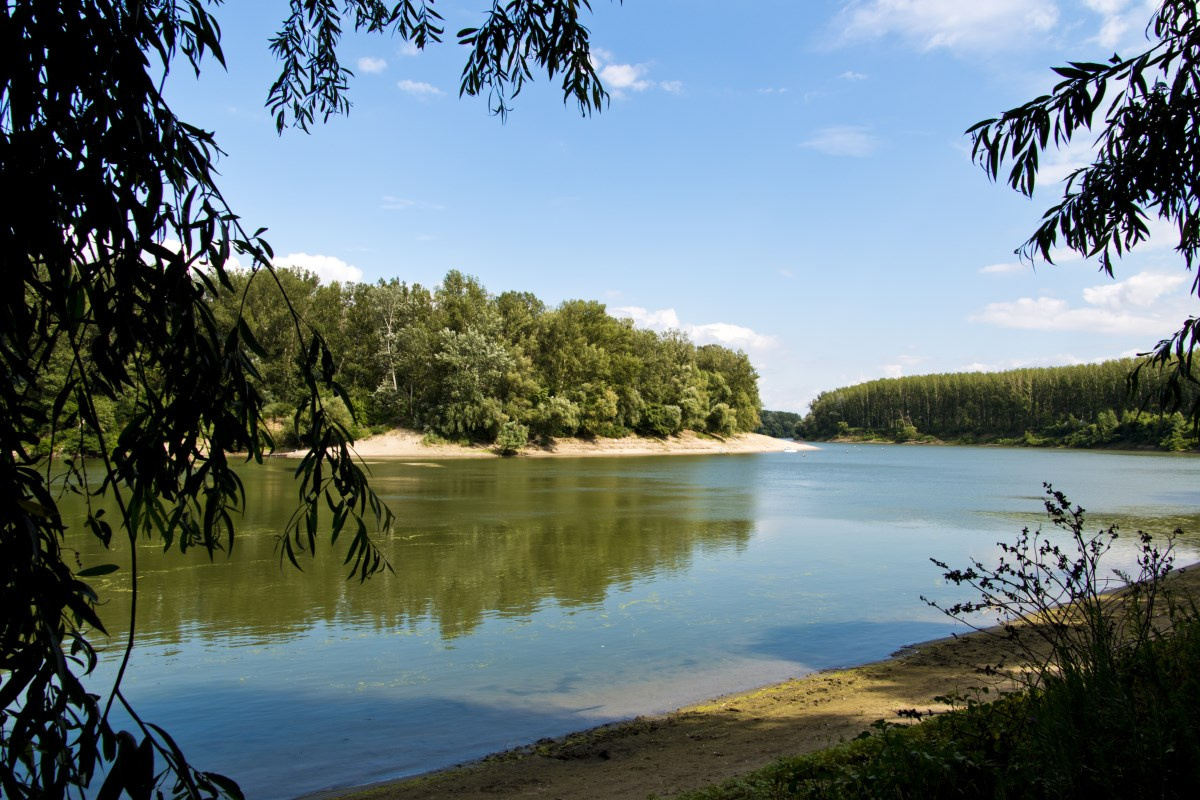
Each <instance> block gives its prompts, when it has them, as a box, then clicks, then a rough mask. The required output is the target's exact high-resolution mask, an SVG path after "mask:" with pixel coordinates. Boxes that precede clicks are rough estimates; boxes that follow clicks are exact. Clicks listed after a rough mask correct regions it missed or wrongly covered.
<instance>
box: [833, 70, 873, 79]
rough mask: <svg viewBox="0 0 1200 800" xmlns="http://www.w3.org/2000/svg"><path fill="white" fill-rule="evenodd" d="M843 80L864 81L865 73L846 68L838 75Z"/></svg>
mask: <svg viewBox="0 0 1200 800" xmlns="http://www.w3.org/2000/svg"><path fill="white" fill-rule="evenodd" d="M838 77H839V78H841V79H842V80H844V81H865V80H866V79H867V75H866V73H864V72H855V71H854V70H846V71H845V72H843V73H842V74H841V75H838Z"/></svg>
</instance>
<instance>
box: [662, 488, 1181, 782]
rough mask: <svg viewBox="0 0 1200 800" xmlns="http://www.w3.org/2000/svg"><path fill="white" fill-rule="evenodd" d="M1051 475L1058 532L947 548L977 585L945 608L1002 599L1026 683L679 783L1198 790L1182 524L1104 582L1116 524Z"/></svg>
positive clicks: (987, 607) (992, 606)
mask: <svg viewBox="0 0 1200 800" xmlns="http://www.w3.org/2000/svg"><path fill="white" fill-rule="evenodd" d="M1046 490H1047V500H1046V509H1047V513H1048V515H1049V517H1050V519H1051V521H1052V522H1053V523H1054V525H1055V527H1056V528H1058V529H1059V531H1058V533H1059V534H1060V535H1058V536H1044V535H1042V533H1041V531H1040V530H1039V531H1037V532H1034V533H1031V532H1030V531H1029V530H1028V529H1026V530H1024V531H1022V534H1021V536H1019V537H1018V538H1017V540H1016V541H1015V542H1014V543H1012V544H1003V543H1002V544H1001V549H1002V558H1001V560H1000V563H999V565H998V566H996V567H985V566H983V565H982V564H980V563H978V562H974V563H973V564H972V565H971V566H970V567H969V568H967V569H965V570H952V569H950V568H948V567H946V565H945V564H941V563H940V562H935V563H938V564H939V566H941V567H943V568H944V569H946V573H945V574H946V577H947V579H949V580H951V581H953V582H955V583H958V584H960V585H967V586H970V587H971V588H973V589H974V590H975V591H976V592H977V594H978V599H973V600H971V601H969V602H966V603H960V604H958V605H956V606H953V607H951V608H948V609H945V610H946V612H947V613H949V614H951V615H952V616H956V617H959V618H963V617H968V616H971V615H976V614H978V613H979V612H994V613H997V614H1000V615H1002V617H1003V619H1004V620H1005V621H1004V624H1003V626H1002V628H1001V629H1000V632H999V634H997V635H1001V636H1003V637H1005V639H1006V641H1007V642H1008V643H1009V644H1010V645H1011V649H1012V652H1013V654H1014V655H1015V656H1016V657H1017V658H1019V659H1020V660H1021V663H1024V664H1026V665H1028V666H1029V667H1030V669H1029V671H1028V672H1026V673H1024V675H1025V678H1024V685H1023V688H1021V689H1020V690H1017V691H1013V692H1010V693H1007V694H1001V695H1000V696H998V697H997V698H995V699H992V698H991V697H990V696H989V695H988V694H987V693H986V692H987V690H986V689H982V690H979V691H978V693H977V694H976V695H974V696H971V697H946V698H939V699H940V700H942V701H943V702H944V703H945V704H946V705H947V708H948V709H949V710H948V711H946V712H945V713H940V714H936V715H934V716H932V717H928V716H925V715H922V714H918V713H917V712H914V711H907V712H900V714H901V716H900V717H898V720H900V721H885V720H880V721H877V722H876V723H875V724H874V725H873V726H872V729H871V730H870V731H867V732H865V733H864V734H862V735H861V736H859V737H858V738H857V739H855V740H854V741H851V742H847V743H844V744H842V745H839V746H837V747H833V748H830V749H827V750H824V751H821V752H817V753H813V754H810V755H806V756H798V757H794V758H787V759H783V760H780V761H778V762H776V763H775V764H773V765H771V766H769V767H767V768H765V769H763V770H760V771H757V772H754V773H751V774H749V775H745V776H742V777H739V778H735V779H731V780H729V781H727V782H725V783H722V784H719V785H715V786H711V787H707V788H705V789H701V790H697V791H693V792H686V793H683V794H681V795H677V798H679V799H680V800H781V799H782V798H788V799H789V800H792V799H795V798H822V800H826V799H828V800H838V799H840V798H846V799H849V798H928V799H929V800H938V798H962V797H967V798H1047V800H1049V798H1088V799H1089V800H1091V799H1092V798H1100V799H1103V798H1147V799H1149V798H1160V799H1161V798H1189V799H1190V798H1193V797H1197V796H1200V613H1198V612H1197V608H1196V605H1195V604H1194V603H1193V602H1190V601H1188V600H1187V599H1186V598H1180V597H1176V596H1175V595H1174V594H1173V593H1172V591H1171V588H1170V581H1169V577H1168V574H1169V572H1170V570H1171V566H1172V558H1173V557H1172V548H1171V543H1172V541H1173V537H1168V539H1167V543H1166V545H1165V546H1164V547H1163V548H1161V549H1160V548H1159V546H1158V545H1157V544H1156V543H1155V542H1154V541H1153V540H1152V539H1151V537H1149V536H1147V535H1145V534H1143V533H1141V532H1140V531H1139V532H1138V534H1137V535H1138V537H1139V541H1141V547H1142V549H1141V557H1140V559H1139V561H1138V564H1139V567H1140V572H1139V574H1138V575H1136V576H1135V575H1124V574H1119V575H1118V577H1119V578H1120V579H1121V581H1122V582H1123V583H1125V584H1127V588H1125V589H1124V590H1122V591H1119V592H1106V591H1104V590H1105V589H1106V588H1107V582H1108V579H1107V577H1106V576H1105V573H1104V572H1103V571H1102V569H1101V562H1102V559H1103V556H1104V554H1105V553H1106V552H1107V551H1108V548H1109V546H1110V545H1111V543H1112V541H1113V540H1115V538H1116V537H1117V530H1116V528H1115V527H1109V528H1107V529H1102V530H1100V531H1099V532H1098V533H1096V534H1094V535H1089V534H1087V533H1085V523H1084V515H1083V509H1080V508H1072V507H1071V505H1070V503H1069V502H1068V501H1067V499H1066V498H1065V497H1064V496H1063V495H1062V494H1061V493H1058V492H1055V491H1054V490H1053V489H1052V488H1051V487H1049V486H1047V487H1046ZM1176 533H1178V531H1177V532H1176ZM1063 536H1065V537H1066V538H1065V540H1064V539H1063ZM904 718H907V719H904Z"/></svg>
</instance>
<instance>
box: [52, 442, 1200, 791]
mask: <svg viewBox="0 0 1200 800" xmlns="http://www.w3.org/2000/svg"><path fill="white" fill-rule="evenodd" d="M294 467H295V464H294V463H293V462H287V461H285V460H282V459H276V460H271V461H269V462H268V463H267V464H265V465H263V466H261V467H258V466H255V467H248V468H246V469H245V470H244V479H245V482H246V488H247V492H248V495H249V497H250V502H249V506H250V507H249V509H248V510H247V513H246V514H245V516H244V518H243V520H242V522H241V527H240V528H239V532H238V538H237V540H236V546H235V548H234V550H233V553H232V556H231V557H228V558H227V557H226V556H225V555H223V554H218V556H217V557H216V558H215V559H214V560H213V561H212V562H210V561H209V560H208V559H207V557H206V556H205V555H204V554H203V553H189V554H187V555H181V554H180V553H178V552H169V553H163V552H162V551H161V547H160V546H159V545H156V544H154V543H152V542H146V543H143V544H141V545H139V561H140V566H141V571H142V581H143V582H142V586H141V590H140V596H139V597H140V609H139V619H138V635H139V645H138V647H137V648H136V650H135V653H134V657H133V660H132V664H131V670H130V672H129V674H128V675H127V677H126V680H125V684H124V688H125V693H126V695H127V696H128V697H129V698H130V700H132V701H133V703H134V704H135V706H137V707H138V708H139V711H140V712H141V713H142V715H143V716H144V718H146V719H148V720H149V721H152V722H155V723H156V724H159V725H161V726H163V727H164V728H166V729H167V730H169V731H170V732H171V733H172V735H173V736H175V737H176V739H177V741H178V742H179V743H180V745H182V746H183V748H184V750H185V752H187V754H188V756H189V758H190V760H192V762H193V763H194V764H195V765H197V766H198V767H200V768H201V769H209V770H215V771H217V772H221V773H224V774H227V775H230V776H233V777H235V778H236V779H237V780H238V781H239V782H241V784H242V786H243V789H244V790H245V791H246V794H247V796H248V797H251V798H255V799H256V800H272V799H273V798H288V797H296V796H299V795H302V794H305V793H309V792H314V791H318V790H322V789H327V788H332V787H344V786H350V785H357V784H362V783H368V782H373V781H379V780H384V779H388V778H393V777H399V776H403V775H409V774H413V773H417V772H423V771H427V770H431V769H436V768H440V767H445V766H448V765H450V764H454V763H458V762H461V761H464V760H468V759H473V758H477V757H480V756H483V755H485V754H487V753H490V752H494V751H497V750H501V749H504V748H508V747H512V746H516V745H520V744H523V743H528V742H531V741H534V740H536V739H538V738H541V737H545V736H554V735H559V734H563V733H566V732H569V731H572V730H578V729H582V728H587V727H591V726H594V725H597V724H600V723H602V722H605V721H610V720H614V719H619V718H623V717H628V716H633V715H636V714H642V713H650V712H659V711H665V710H668V709H670V708H674V707H677V706H679V705H682V704H685V703H688V702H693V701H698V700H701V699H703V698H705V697H709V696H715V695H717V694H721V693H725V692H730V691H734V690H739V689H746V688H750V687H753V686H756V685H762V684H766V683H771V682H775V681H778V680H783V679H786V678H788V677H793V676H797V675H802V674H805V673H807V672H810V671H813V670H818V669H823V668H828V667H834V666H844V665H850V664H856V663H863V662H866V661H871V660H876V659H880V658H884V657H886V656H888V655H889V654H890V653H892V652H893V651H895V650H896V649H898V648H900V647H901V646H903V645H905V644H909V643H913V642H918V641H922V640H927V639H931V638H936V637H940V636H944V635H947V634H948V633H949V632H951V631H953V630H961V628H957V627H955V626H954V624H953V623H951V621H949V620H947V619H946V618H945V617H943V616H942V615H941V614H940V613H939V612H937V611H936V610H934V609H932V608H930V607H928V606H926V605H925V604H924V603H923V602H922V601H921V600H920V595H927V596H931V597H934V598H940V599H943V600H946V599H950V598H962V599H965V596H964V595H963V594H962V593H961V592H960V591H959V590H956V589H954V587H948V586H946V585H944V582H943V581H942V580H941V577H940V574H939V571H938V570H937V568H936V567H934V566H933V565H932V564H930V562H929V558H930V557H931V556H932V557H937V558H939V559H942V560H945V561H948V562H949V563H950V564H951V565H955V566H957V565H965V563H966V559H967V558H968V557H969V556H976V557H980V558H982V559H983V560H985V561H987V560H990V559H991V558H992V557H993V556H994V554H995V543H996V542H997V541H998V540H1001V539H1005V540H1007V539H1011V538H1012V536H1013V535H1014V534H1015V533H1016V532H1018V531H1019V530H1020V529H1021V528H1022V527H1023V526H1026V525H1028V526H1031V527H1036V526H1038V525H1039V524H1040V523H1041V521H1042V520H1043V517H1044V515H1043V513H1042V496H1043V494H1042V482H1043V481H1052V482H1053V483H1054V485H1055V488H1058V489H1061V490H1063V491H1065V492H1066V493H1067V494H1068V496H1070V497H1071V499H1072V500H1073V501H1075V502H1077V503H1079V504H1081V505H1083V506H1084V507H1085V508H1086V509H1088V511H1089V513H1090V515H1091V516H1090V519H1091V520H1092V521H1093V523H1094V524H1093V525H1092V527H1095V528H1098V527H1099V526H1100V524H1101V523H1102V522H1103V523H1105V524H1107V523H1109V522H1117V523H1119V524H1121V526H1122V528H1123V529H1127V530H1129V531H1130V532H1132V530H1133V529H1134V528H1136V527H1138V526H1140V525H1145V524H1147V521H1148V520H1156V519H1162V518H1168V519H1169V520H1170V522H1169V523H1164V525H1166V526H1167V527H1173V526H1174V525H1177V524H1180V525H1184V526H1185V528H1189V527H1190V528H1191V529H1193V530H1197V529H1200V458H1197V457H1195V456H1179V455H1166V454H1123V453H1109V452H1082V451H1062V450H1029V449H1000V448H969V447H900V446H879V445H876V446H868V445H862V446H853V445H835V444H830V445H822V448H821V449H820V450H818V451H811V452H801V453H770V454H761V455H718V456H686V457H683V456H680V457H627V458H578V459H570V458H561V459H559V458H555V459H519V458H518V459H460V460H453V461H422V462H414V461H403V462H402V461H393V462H386V461H378V462H373V463H371V464H370V469H371V470H372V473H373V478H372V480H373V485H374V486H375V487H376V489H377V491H378V492H379V493H380V494H381V496H383V498H384V499H385V500H386V501H387V502H388V503H389V504H390V506H391V507H392V508H393V509H394V510H395V511H396V513H397V516H398V521H397V524H396V526H395V529H394V531H393V532H392V533H391V535H390V536H389V537H387V538H386V539H385V540H382V541H381V543H382V545H383V548H384V550H385V552H386V553H387V555H388V558H389V560H390V562H391V564H392V566H393V568H394V572H392V573H389V574H385V575H380V576H377V577H375V578H373V579H371V580H370V581H368V582H367V583H366V584H362V585H360V584H359V583H358V582H356V581H351V582H348V581H346V580H345V575H346V569H345V567H343V565H342V563H341V558H340V556H339V554H338V553H337V552H336V551H335V552H332V553H331V552H330V551H329V550H328V548H327V543H323V547H324V548H325V549H323V550H322V551H320V552H318V553H317V555H316V557H315V558H312V559H307V560H302V562H301V563H302V565H303V567H304V571H303V572H299V571H297V570H295V569H294V568H292V567H291V566H289V565H286V564H284V565H281V563H280V559H279V555H278V551H277V549H276V546H275V535H276V534H277V532H278V531H279V530H280V529H281V528H282V526H283V524H284V521H285V520H286V518H287V516H288V515H289V514H290V513H291V511H292V510H293V507H294V503H295V498H296V493H295V487H294V485H293V484H292V483H291V478H290V476H291V473H292V470H293V469H294ZM1151 530H1152V531H1153V532H1155V533H1158V532H1161V531H1162V526H1156V527H1153V528H1151ZM1193 542H1200V539H1188V540H1185V541H1184V543H1183V545H1182V546H1181V561H1191V560H1196V559H1197V558H1198V557H1200V555H1198V554H1200V548H1198V547H1196V546H1195V544H1193ZM69 544H70V545H71V546H73V547H78V548H79V549H80V551H81V560H82V563H83V564H84V565H85V566H86V565H88V564H95V563H105V562H108V561H121V560H122V558H124V559H126V560H127V558H128V555H127V553H122V552H121V550H120V548H119V547H118V548H117V552H116V553H115V554H109V553H104V552H102V551H98V550H97V547H98V546H97V545H94V543H92V542H90V541H88V539H87V537H86V536H85V535H83V534H78V533H77V534H74V535H72V536H71V537H70V540H69ZM123 546H124V547H126V548H127V547H128V545H127V544H124V545H123ZM1114 555H1115V558H1114V560H1113V562H1112V563H1113V565H1115V566H1128V565H1129V564H1130V557H1131V555H1130V551H1129V550H1127V549H1125V548H1118V551H1117V552H1116V553H1115V554H1114ZM120 575H121V573H120V572H118V573H115V574H114V576H113V580H97V581H95V584H96V586H97V588H98V589H99V590H100V592H101V595H102V597H103V598H104V600H105V606H104V607H103V609H102V611H101V614H102V617H103V618H104V619H105V621H106V622H107V623H108V625H109V627H110V630H111V631H112V633H113V639H112V641H111V642H110V643H109V644H107V645H106V646H105V654H104V658H103V660H102V664H101V667H100V668H99V670H98V672H97V674H96V676H95V677H94V678H93V679H92V680H93V681H94V684H93V685H95V686H96V687H97V688H101V687H103V686H104V685H105V682H106V681H109V680H111V676H112V673H113V671H114V664H115V661H116V658H117V656H118V655H119V651H120V647H119V645H120V641H121V640H120V636H121V634H122V631H123V627H124V626H125V624H126V623H125V619H126V617H127V616H128V595H127V594H125V593H123V589H122V584H121V582H120V579H119V576H120Z"/></svg>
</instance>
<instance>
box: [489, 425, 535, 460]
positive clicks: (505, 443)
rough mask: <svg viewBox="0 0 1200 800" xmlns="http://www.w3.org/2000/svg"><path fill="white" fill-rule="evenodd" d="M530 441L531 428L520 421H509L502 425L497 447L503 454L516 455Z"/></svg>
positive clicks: (497, 438)
mask: <svg viewBox="0 0 1200 800" xmlns="http://www.w3.org/2000/svg"><path fill="white" fill-rule="evenodd" d="M528 443H529V428H527V427H525V426H524V425H522V424H520V423H519V422H513V421H511V420H510V421H508V422H506V423H504V424H503V425H501V426H500V433H499V435H498V436H496V449H497V450H498V451H499V452H500V455H502V456H515V455H516V454H517V453H519V452H521V450H522V449H524V447H525V445H526V444H528Z"/></svg>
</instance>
